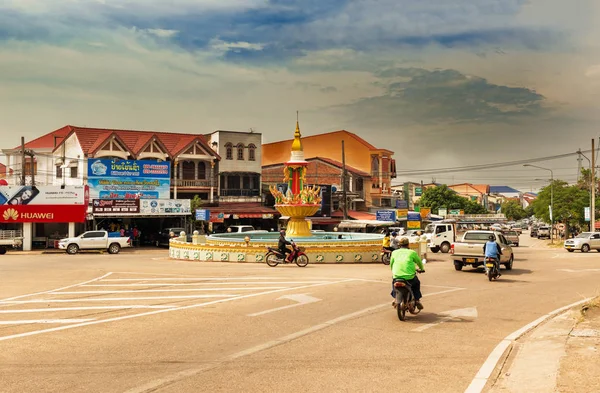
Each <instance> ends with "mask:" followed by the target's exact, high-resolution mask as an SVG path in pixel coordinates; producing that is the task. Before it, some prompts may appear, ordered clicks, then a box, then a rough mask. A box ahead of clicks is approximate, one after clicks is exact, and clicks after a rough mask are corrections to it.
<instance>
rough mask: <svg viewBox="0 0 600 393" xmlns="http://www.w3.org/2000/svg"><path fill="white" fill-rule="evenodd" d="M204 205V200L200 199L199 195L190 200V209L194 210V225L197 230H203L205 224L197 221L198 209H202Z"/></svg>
mask: <svg viewBox="0 0 600 393" xmlns="http://www.w3.org/2000/svg"><path fill="white" fill-rule="evenodd" d="M203 204H204V201H203V200H202V198H200V196H199V195H195V196H194V198H193V199H192V200H190V207H191V208H192V223H193V225H194V228H196V229H202V228H203V222H202V221H196V209H201V208H202V205H203Z"/></svg>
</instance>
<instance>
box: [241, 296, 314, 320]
mask: <svg viewBox="0 0 600 393" xmlns="http://www.w3.org/2000/svg"><path fill="white" fill-rule="evenodd" d="M282 299H289V300H293V301H295V302H297V303H296V304H290V305H287V306H282V307H277V308H272V309H270V310H265V311H261V312H257V313H254V314H248V316H249V317H257V316H259V315H264V314H269V313H272V312H275V311H281V310H286V309H288V308H292V307H298V306H301V305H303V304H310V303H315V302H320V301H321V299H319V298H316V297H313V296H309V295H307V294H294V295H284V296H281V297H279V298H277V299H276V300H282Z"/></svg>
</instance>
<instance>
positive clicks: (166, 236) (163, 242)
mask: <svg viewBox="0 0 600 393" xmlns="http://www.w3.org/2000/svg"><path fill="white" fill-rule="evenodd" d="M181 232H185V229H184V228H164V229H163V230H162V231H160V232H159V233H158V237H157V238H156V240H155V241H154V245H155V246H156V247H169V240H171V238H172V237H176V236H179V234H180V233H181ZM187 238H188V239H189V241H190V242H191V241H192V240H191V239H192V237H191V236H190V235H189V234H188V236H187Z"/></svg>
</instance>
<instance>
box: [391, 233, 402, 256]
mask: <svg viewBox="0 0 600 393" xmlns="http://www.w3.org/2000/svg"><path fill="white" fill-rule="evenodd" d="M390 247H391V251H394V250H397V249H398V248H400V239H398V232H392V238H391V239H390Z"/></svg>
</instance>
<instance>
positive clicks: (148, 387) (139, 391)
mask: <svg viewBox="0 0 600 393" xmlns="http://www.w3.org/2000/svg"><path fill="white" fill-rule="evenodd" d="M455 291H460V289H450V290H447V291H440V292H434V293H430V294H428V295H423V297H425V296H434V295H441V294H443V293H448V292H455ZM386 307H389V308H391V307H390V303H383V304H378V305H376V306H372V307H367V308H364V309H362V310H359V311H355V312H353V313H350V314H346V315H342V316H340V317H337V318H334V319H331V320H329V321H326V322H323V323H320V324H317V325H314V326H311V327H309V328H307V329H304V330H300V331H298V332H296V333H292V334H288V335H287V336H283V337H280V338H278V339H275V340H272V341H268V342H266V343H264V344H260V345H257V346H254V347H252V348H248V349H245V350H243V351H240V352H237V353H234V354H232V355H229V356H225V357H224V358H222V359H221V360H218V361H216V362H213V363H211V364H208V365H205V366H201V367H197V368H192V369H188V370H183V371H180V372H177V373H174V374H171V375H169V376H166V377H164V378H161V379H157V380H155V381H151V382H149V383H147V384H144V385H142V386H139V387H136V388H133V389H129V390H127V391H126V392H125V393H149V392H154V391H156V390H157V389H159V388H163V387H165V386H167V385H171V384H173V383H175V382H177V381H180V380H182V379H185V378H189V377H193V376H195V375H198V374H200V373H202V372H205V371H208V370H212V369H215V368H217V367H219V366H221V365H223V364H225V363H227V362H230V361H233V360H236V359H239V358H241V357H244V356H248V355H253V354H255V353H258V352H262V351H265V350H268V349H271V348H274V347H277V346H279V345H283V344H286V343H288V342H290V341H292V340H296V339H298V338H301V337H303V336H307V335H309V334H311V333H315V332H318V331H320V330H323V329H326V328H328V327H331V326H333V325H336V324H338V323H341V322H345V321H348V320H350V319H353V318H357V317H360V316H363V315H366V314H369V313H372V312H375V311H378V310H380V309H383V308H386ZM0 340H1V338H0Z"/></svg>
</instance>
